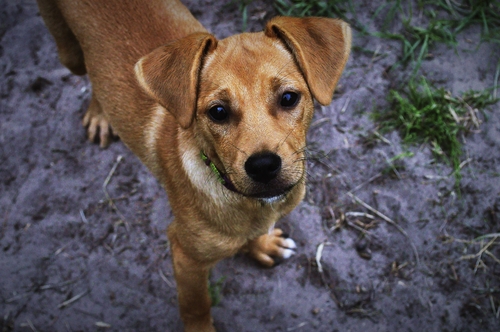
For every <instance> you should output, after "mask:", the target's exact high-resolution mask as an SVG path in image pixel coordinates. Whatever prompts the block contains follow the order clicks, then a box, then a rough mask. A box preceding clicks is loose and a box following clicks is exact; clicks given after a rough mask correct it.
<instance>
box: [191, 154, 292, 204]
mask: <svg viewBox="0 0 500 332" xmlns="http://www.w3.org/2000/svg"><path fill="white" fill-rule="evenodd" d="M201 159H202V160H203V161H204V162H205V165H207V166H208V167H210V169H211V170H212V173H213V174H214V175H215V177H216V178H217V181H218V182H219V183H221V184H222V185H223V186H224V187H225V188H226V189H228V190H230V191H232V192H234V193H237V194H240V195H242V196H245V197H249V198H254V199H258V200H260V201H262V202H265V203H274V202H278V201H281V200H283V199H284V198H285V197H286V195H287V194H288V193H289V192H290V191H291V190H292V189H293V188H294V187H295V186H296V185H297V183H299V182H300V180H299V181H297V182H295V183H292V184H289V183H286V182H284V181H281V180H279V179H273V180H271V181H268V182H266V183H259V182H255V181H252V182H253V183H250V184H248V185H239V186H236V185H235V184H234V182H233V181H232V180H231V178H230V177H229V176H228V175H227V174H226V173H224V172H223V171H221V170H220V169H219V168H218V167H217V166H216V165H215V164H214V163H213V162H212V160H211V159H210V158H209V157H208V156H207V155H206V154H205V153H203V152H201ZM239 188H241V189H239Z"/></svg>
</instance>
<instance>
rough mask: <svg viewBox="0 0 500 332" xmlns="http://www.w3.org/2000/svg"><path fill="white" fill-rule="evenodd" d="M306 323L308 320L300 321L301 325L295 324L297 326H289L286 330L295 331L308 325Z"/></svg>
mask: <svg viewBox="0 0 500 332" xmlns="http://www.w3.org/2000/svg"><path fill="white" fill-rule="evenodd" d="M306 325H307V322H302V323H300V324H299V325H297V326H295V327H289V328H287V329H286V330H287V331H295V330H298V329H300V328H301V327H304V326H306Z"/></svg>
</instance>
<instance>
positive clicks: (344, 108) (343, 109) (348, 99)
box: [340, 96, 351, 113]
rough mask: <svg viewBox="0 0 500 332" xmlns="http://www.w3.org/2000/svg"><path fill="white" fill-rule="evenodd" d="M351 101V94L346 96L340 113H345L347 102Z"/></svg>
mask: <svg viewBox="0 0 500 332" xmlns="http://www.w3.org/2000/svg"><path fill="white" fill-rule="evenodd" d="M350 102H351V96H347V99H346V101H345V103H344V106H342V109H341V110H340V113H345V111H346V110H347V107H348V106H349V103H350Z"/></svg>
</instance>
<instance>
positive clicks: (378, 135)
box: [373, 130, 392, 145]
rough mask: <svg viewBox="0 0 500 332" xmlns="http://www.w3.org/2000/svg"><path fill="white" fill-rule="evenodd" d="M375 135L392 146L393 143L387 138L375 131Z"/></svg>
mask: <svg viewBox="0 0 500 332" xmlns="http://www.w3.org/2000/svg"><path fill="white" fill-rule="evenodd" d="M373 134H374V135H375V136H377V137H378V138H379V139H380V140H381V141H382V142H384V143H386V144H387V145H392V143H391V141H389V140H388V139H387V138H385V137H384V136H382V135H381V134H380V133H379V132H378V131H376V130H374V131H373Z"/></svg>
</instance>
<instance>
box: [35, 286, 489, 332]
mask: <svg viewBox="0 0 500 332" xmlns="http://www.w3.org/2000/svg"><path fill="white" fill-rule="evenodd" d="M490 296H491V295H490ZM28 325H29V327H30V328H31V330H32V331H33V332H38V330H37V329H36V328H35V326H34V325H33V323H32V322H31V320H30V319H28Z"/></svg>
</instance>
